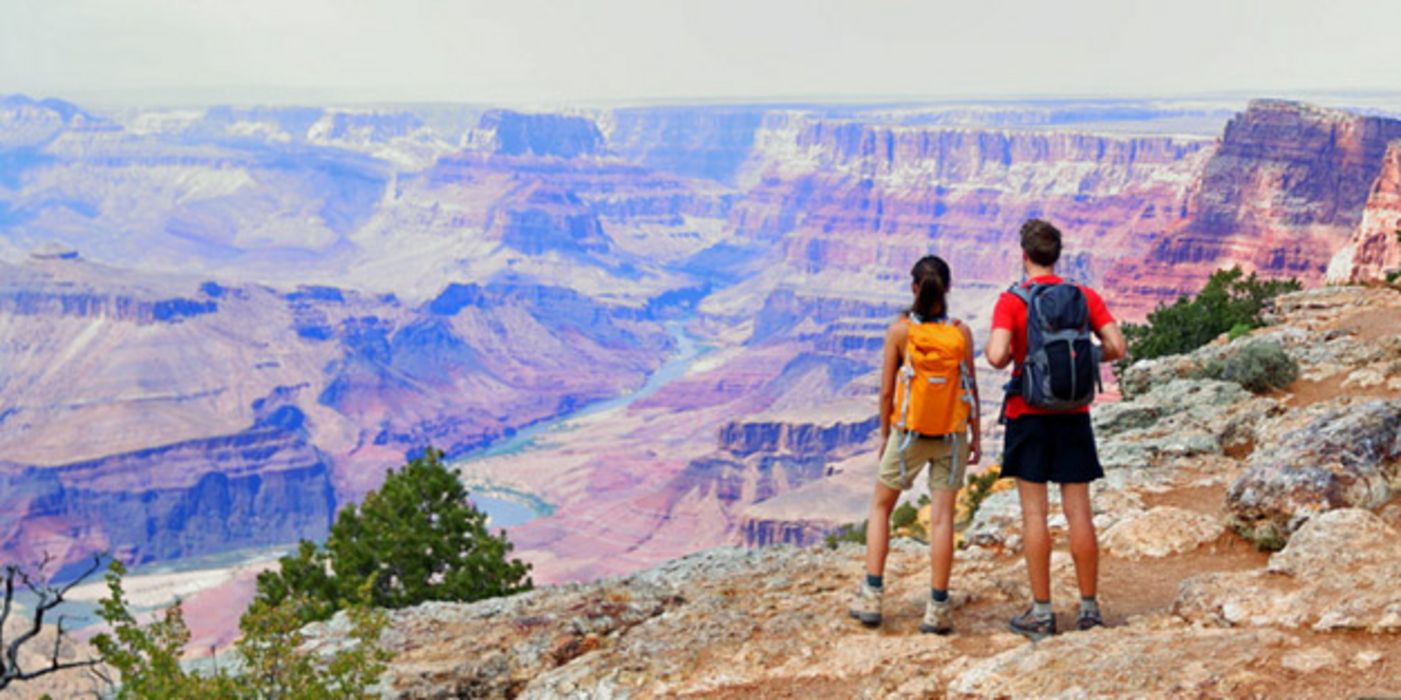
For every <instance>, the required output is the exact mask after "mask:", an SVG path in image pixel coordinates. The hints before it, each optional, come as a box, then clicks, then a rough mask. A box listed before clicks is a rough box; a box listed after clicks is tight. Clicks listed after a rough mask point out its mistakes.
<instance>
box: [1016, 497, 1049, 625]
mask: <svg viewBox="0 0 1401 700" xmlns="http://www.w3.org/2000/svg"><path fill="white" fill-rule="evenodd" d="M1017 496H1018V497H1019V498H1020V499H1021V504H1022V550H1023V551H1024V552H1025V555H1026V571H1027V576H1028V577H1029V578H1030V579H1031V596H1032V597H1033V598H1035V599H1036V600H1038V601H1049V600H1050V599H1051V533H1050V531H1049V530H1048V529H1047V528H1046V510H1047V506H1046V485H1045V484H1038V483H1034V482H1031V481H1023V480H1022V479H1017Z"/></svg>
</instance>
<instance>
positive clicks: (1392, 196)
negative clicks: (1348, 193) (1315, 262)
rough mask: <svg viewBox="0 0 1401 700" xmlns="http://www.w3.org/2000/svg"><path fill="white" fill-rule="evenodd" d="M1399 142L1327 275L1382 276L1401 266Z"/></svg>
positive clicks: (1366, 278) (1339, 278)
mask: <svg viewBox="0 0 1401 700" xmlns="http://www.w3.org/2000/svg"><path fill="white" fill-rule="evenodd" d="M1398 232H1401V142H1396V141H1393V142H1392V143H1391V145H1390V147H1388V148H1387V151H1386V156H1385V157H1383V158H1382V171H1381V174H1380V175H1378V176H1377V181H1376V182H1375V183H1374V184H1373V185H1372V192H1371V194H1369V195H1368V196H1367V208H1366V209H1365V210H1364V211H1363V212H1362V224H1361V225H1360V226H1359V227H1358V228H1357V234H1356V235H1355V236H1353V239H1352V242H1351V243H1349V244H1348V245H1347V246H1346V247H1344V248H1343V249H1342V250H1341V251H1339V252H1338V254H1337V255H1336V256H1334V259H1333V263H1332V264H1330V265H1329V269H1328V277H1329V279H1332V280H1337V281H1347V282H1369V281H1375V280H1380V279H1384V278H1385V277H1386V273H1387V272H1390V271H1392V270H1396V269H1398V268H1401V233H1398Z"/></svg>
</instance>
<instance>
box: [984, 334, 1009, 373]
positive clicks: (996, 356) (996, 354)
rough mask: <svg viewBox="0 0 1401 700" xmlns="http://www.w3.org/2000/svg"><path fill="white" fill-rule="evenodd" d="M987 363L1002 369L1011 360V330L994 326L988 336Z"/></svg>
mask: <svg viewBox="0 0 1401 700" xmlns="http://www.w3.org/2000/svg"><path fill="white" fill-rule="evenodd" d="M984 354H985V355H987V358H988V364H990V365H992V366H993V367H996V368H998V369H1002V368H1003V367H1006V366H1007V365H1008V364H1009V363H1011V362H1012V331H1011V330H1009V329H1007V328H994V329H992V334H991V335H989V336H988V346H987V351H986V352H985V353H984Z"/></svg>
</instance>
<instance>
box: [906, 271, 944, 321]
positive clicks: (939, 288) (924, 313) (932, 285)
mask: <svg viewBox="0 0 1401 700" xmlns="http://www.w3.org/2000/svg"><path fill="white" fill-rule="evenodd" d="M945 294H946V290H945V289H944V282H943V280H940V279H939V275H937V274H928V275H924V276H923V277H921V278H920V279H919V292H918V293H916V294H915V303H914V306H913V307H911V308H910V310H911V311H913V312H914V314H915V315H916V316H919V317H920V319H922V320H925V321H933V320H936V319H940V318H943V317H944V316H945V315H946V314H947V312H948V303H947V301H946V299H945Z"/></svg>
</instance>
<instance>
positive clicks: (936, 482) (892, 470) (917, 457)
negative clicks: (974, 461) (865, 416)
mask: <svg viewBox="0 0 1401 700" xmlns="http://www.w3.org/2000/svg"><path fill="white" fill-rule="evenodd" d="M904 439H905V432H904V431H903V430H900V429H899V428H892V429H891V430H890V439H889V440H887V441H886V443H885V456H884V457H882V458H881V461H880V482H881V483H882V484H885V485H886V486H889V487H890V488H892V489H895V490H897V491H904V490H905V489H907V488H909V487H911V486H913V485H914V483H915V477H917V476H919V470H921V469H923V468H924V466H925V465H926V464H927V465H929V490H930V491H949V490H957V489H958V488H959V487H961V486H963V472H964V470H966V469H967V467H968V439H967V437H966V436H965V437H964V438H963V439H962V440H959V445H958V453H959V454H958V459H957V460H950V459H949V456H950V453H951V452H952V451H953V441H952V440H949V439H947V438H942V437H924V436H923V435H916V436H914V437H913V438H912V439H911V440H910V444H909V446H908V447H906V448H905V454H904V457H905V479H904V481H903V483H902V481H901V479H900V456H901V455H900V443H901V442H903V441H904ZM951 461H955V462H956V465H955V464H950V462H951ZM951 472H952V473H951Z"/></svg>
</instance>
